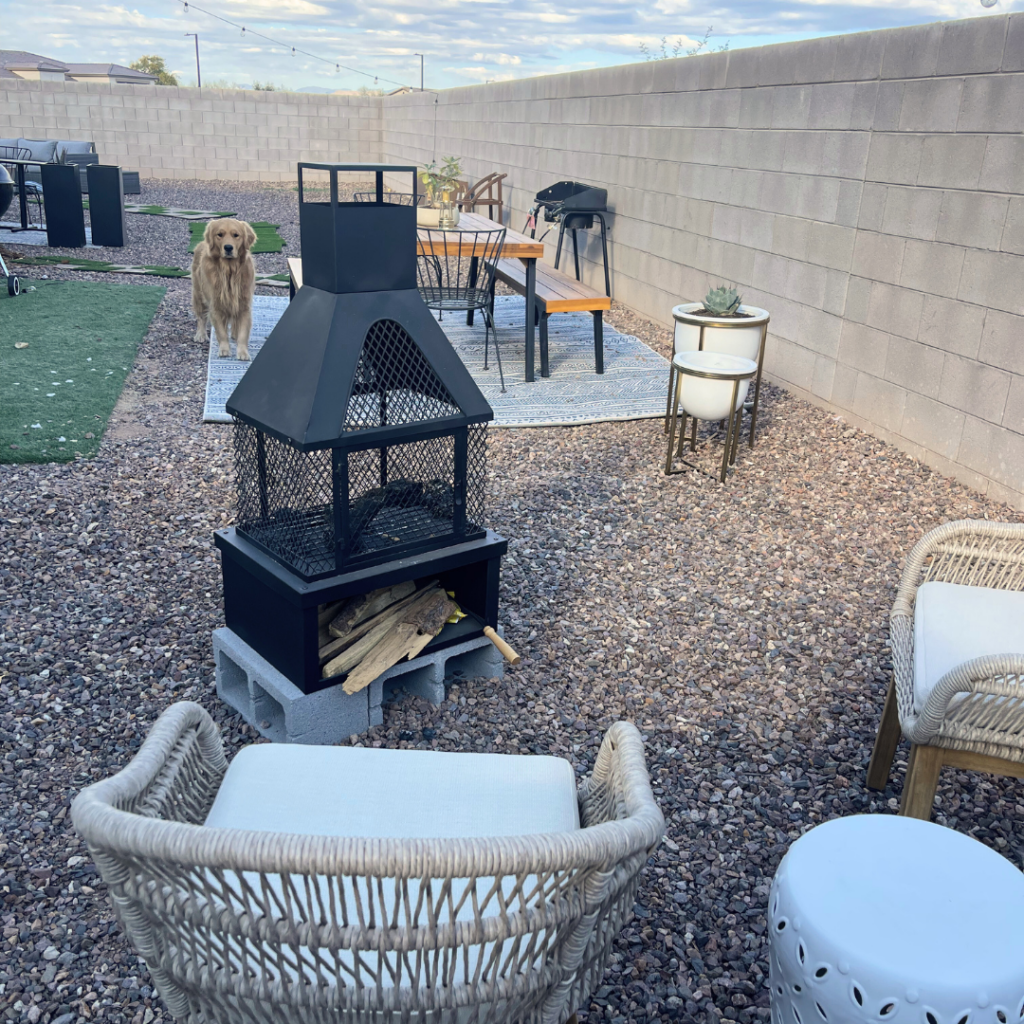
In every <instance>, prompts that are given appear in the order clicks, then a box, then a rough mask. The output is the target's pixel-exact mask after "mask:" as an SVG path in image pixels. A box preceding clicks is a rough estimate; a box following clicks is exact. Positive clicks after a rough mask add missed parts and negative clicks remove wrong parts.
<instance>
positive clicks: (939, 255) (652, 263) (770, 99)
mask: <svg viewBox="0 0 1024 1024" xmlns="http://www.w3.org/2000/svg"><path fill="white" fill-rule="evenodd" d="M1022 72H1024V14H1015V15H1008V16H998V17H985V18H976V19H972V20H969V21H960V22H945V23H936V24H931V25H922V26H915V27H912V28H904V29H892V30H888V31H884V32H869V33H862V34H857V35H850V36H839V37H831V38H827V39H818V40H811V41H808V42H802V43H791V44H784V45H780V46H770V47H763V48H760V49H749V50H735V51H731V52H728V53H723V54H708V55H705V56H701V57H688V58H681V59H678V60H668V61H656V62H650V63H642V64H635V65H629V66H625V67H617V68H603V69H599V70H595V71H584V72H576V73H572V74H566V75H557V76H550V77H544V78H533V79H524V80H520V81H516V82H503V83H494V84H490V85H481V86H474V87H468V88H462V89H454V90H449V91H446V92H443V93H440V94H432V93H426V94H411V95H406V96H399V97H386V98H384V99H383V100H382V99H380V98H376V97H365V98H364V97H340V96H319V95H307V94H294V93H289V94H275V93H253V92H234V91H232V92H221V91H218V90H207V89H204V90H202V93H200V92H199V91H198V90H195V89H164V88H158V89H154V88H152V87H144V86H114V87H109V86H97V85H80V84H60V83H58V84H50V83H27V82H26V83H17V82H14V83H12V82H9V80H4V83H3V86H2V91H0V135H25V136H36V137H47V136H49V137H84V138H92V139H94V140H95V141H96V143H97V148H98V149H99V151H100V153H101V154H102V155H103V157H104V159H109V160H116V161H117V162H119V163H121V164H122V166H124V167H126V168H128V169H133V170H140V171H142V172H143V173H144V174H146V175H152V176H163V177H167V176H171V177H186V178H192V177H200V178H225V179H230V178H249V179H263V180H275V179H283V180H289V179H290V178H292V177H293V176H294V167H295V163H296V161H297V160H299V159H319V160H356V159H358V160H364V161H378V160H382V159H383V160H387V161H391V162H401V163H410V162H416V163H423V162H426V161H428V160H430V159H432V158H434V157H441V156H443V155H446V154H449V153H452V154H456V155H458V156H461V157H462V158H463V161H464V164H465V166H466V168H467V171H468V174H469V176H470V177H476V176H479V175H482V174H484V173H487V172H488V171H491V170H494V169H500V170H503V171H507V172H508V175H509V177H508V178H507V179H506V182H505V185H506V197H507V198H508V199H509V200H510V201H511V214H507V215H506V219H507V220H509V222H510V224H511V226H513V227H515V228H521V227H522V225H523V220H524V217H525V213H526V210H527V208H528V207H529V205H530V201H531V199H532V197H533V195H534V193H535V192H536V191H538V190H539V189H540V188H542V187H544V186H546V185H549V184H551V183H553V182H555V181H557V180H559V179H562V178H577V179H579V180H582V181H588V182H593V183H595V184H599V185H603V186H605V187H607V188H608V191H609V200H610V205H611V207H612V209H613V211H614V215H613V216H612V218H611V266H612V270H613V285H612V288H613V293H614V295H615V297H616V298H617V299H620V300H621V301H623V302H625V303H627V304H628V305H630V306H632V307H634V308H635V309H638V310H640V311H641V312H644V313H646V314H648V315H650V316H652V317H655V318H656V319H659V320H662V321H664V322H666V323H667V322H668V321H669V319H670V310H671V308H672V306H673V305H675V304H676V303H677V302H680V301H683V300H689V299H698V298H700V297H701V296H702V295H703V294H704V292H705V290H706V289H707V287H708V286H709V285H712V284H717V283H719V282H721V281H730V282H733V283H735V284H737V285H738V286H739V288H740V289H741V291H742V292H743V295H744V298H745V300H746V301H747V302H750V303H754V304H757V305H762V306H765V307H766V308H768V309H769V310H770V312H771V314H772V323H771V332H770V335H769V339H770V340H769V351H768V374H769V376H770V377H771V378H772V379H773V380H775V381H777V382H779V383H781V384H784V385H785V386H786V387H788V388H790V389H791V390H793V391H795V392H797V393H799V394H802V395H804V396H805V397H808V398H809V399H810V400H811V401H813V402H816V403H818V404H819V405H823V406H825V407H826V408H831V409H835V410H837V411H839V412H841V413H842V414H843V415H844V416H846V417H847V418H848V419H850V420H851V421H853V422H854V423H857V424H858V425H860V426H863V427H865V428H866V429H868V430H870V431H872V432H873V433H875V434H876V435H878V436H879V437H882V438H885V439H887V440H890V441H893V442H894V443H896V444H897V445H899V446H900V447H901V448H903V449H904V450H906V451H908V452H910V453H911V454H913V455H915V456H916V457H918V458H920V459H922V460H923V461H924V462H926V463H928V464H930V465H932V466H935V467H936V468H938V469H939V470H940V471H942V472H945V473H947V474H948V475H951V476H955V477H957V478H959V479H961V480H963V481H964V482H966V483H968V484H970V485H971V486H973V487H975V488H977V489H978V490H979V491H981V492H983V493H985V492H987V493H988V494H990V495H991V496H992V497H994V498H997V499H1000V500H1005V501H1008V502H1010V503H1012V504H1014V505H1016V506H1018V507H1024V355H1022V354H1021V352H1022V349H1024V344H1022V340H1024V338H1022V330H1021V329H1022V327H1024V288H1022V287H1021V282H1022V281H1024V135H1022V130H1024V73H1022ZM405 184H406V183H404V182H403V183H402V185H403V187H404V186H405ZM549 240H553V236H549ZM596 251H597V246H596V237H595V236H594V235H592V236H591V238H590V239H589V240H588V241H587V243H586V245H585V246H584V248H583V256H584V273H585V275H586V277H587V279H588V280H590V281H591V282H592V283H594V284H599V283H600V281H601V279H600V271H599V268H598V267H597V266H596V264H595V263H594V262H593V258H594V255H595V253H596ZM553 254H554V253H553V248H552V250H551V251H550V256H551V257H553Z"/></svg>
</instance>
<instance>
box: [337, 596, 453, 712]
mask: <svg viewBox="0 0 1024 1024" xmlns="http://www.w3.org/2000/svg"><path fill="white" fill-rule="evenodd" d="M437 594H444V591H443V590H440V589H439V588H438V587H437V585H436V583H435V584H434V585H433V586H430V587H425V588H424V589H423V590H422V591H420V592H417V594H415V595H413V600H411V601H409V602H408V603H407V604H405V603H403V605H402V607H396V608H389V609H387V610H386V611H385V612H384V613H383V614H381V615H380V617H379V619H378V622H377V625H375V626H374V627H373V628H372V629H370V630H369V632H367V633H366V635H365V636H363V637H361V638H360V639H359V640H357V641H356V642H355V643H354V644H352V645H351V647H348V648H346V649H345V650H344V651H342V652H341V653H340V654H339V655H337V657H335V658H332V659H331V660H330V661H329V662H327V664H326V665H325V666H324V670H323V676H322V677H323V678H324V679H330V678H332V677H333V676H340V675H344V674H345V673H346V672H351V671H352V669H354V668H355V667H356V665H358V664H359V663H360V662H361V661H362V660H363V659H364V658H365V657H367V656H368V655H369V654H370V652H371V651H372V650H373V649H374V647H376V646H377V644H379V643H380V642H381V641H382V640H384V639H385V638H386V637H387V635H388V633H389V632H391V630H393V629H394V628H395V627H396V626H398V625H399V623H401V622H402V621H403V620H404V619H405V618H406V617H407V616H416V615H417V614H418V611H417V609H418V606H419V605H421V604H423V605H432V602H435V601H436V595H437ZM445 600H447V596H446V597H445ZM417 628H418V627H417ZM392 664H394V662H392ZM389 667H390V666H389ZM381 671H383V670H381ZM377 675H380V673H379V672H378V673H377ZM373 678H374V679H376V678H377V677H376V676H374V677H373ZM351 692H355V691H351Z"/></svg>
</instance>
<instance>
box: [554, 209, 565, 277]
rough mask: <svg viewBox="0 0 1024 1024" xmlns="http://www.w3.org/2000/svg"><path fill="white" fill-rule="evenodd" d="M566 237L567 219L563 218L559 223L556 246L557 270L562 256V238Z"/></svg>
mask: <svg viewBox="0 0 1024 1024" xmlns="http://www.w3.org/2000/svg"><path fill="white" fill-rule="evenodd" d="M564 237H565V221H564V220H562V221H560V222H559V225H558V245H557V247H556V248H555V270H557V269H558V261H559V260H560V259H561V258H562V239H563V238H564Z"/></svg>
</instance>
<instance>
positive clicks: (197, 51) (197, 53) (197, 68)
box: [185, 32, 203, 89]
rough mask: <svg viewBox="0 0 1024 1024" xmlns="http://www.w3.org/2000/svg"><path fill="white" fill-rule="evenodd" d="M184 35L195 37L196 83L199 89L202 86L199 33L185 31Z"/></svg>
mask: <svg viewBox="0 0 1024 1024" xmlns="http://www.w3.org/2000/svg"><path fill="white" fill-rule="evenodd" d="M185 35H186V36H195V37H196V85H198V86H199V88H200V89H202V87H203V76H202V75H201V74H200V73H199V33H198V32H186V33H185Z"/></svg>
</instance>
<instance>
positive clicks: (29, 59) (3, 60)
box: [0, 50, 68, 78]
mask: <svg viewBox="0 0 1024 1024" xmlns="http://www.w3.org/2000/svg"><path fill="white" fill-rule="evenodd" d="M15 68H16V69H17V70H19V71H64V72H66V71H67V69H68V66H67V64H64V63H63V62H62V61H59V60H52V59H51V58H50V57H42V56H40V55H39V54H38V53H29V52H28V50H0V78H19V77H20V76H19V75H16V74H15V73H14V69H15Z"/></svg>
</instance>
